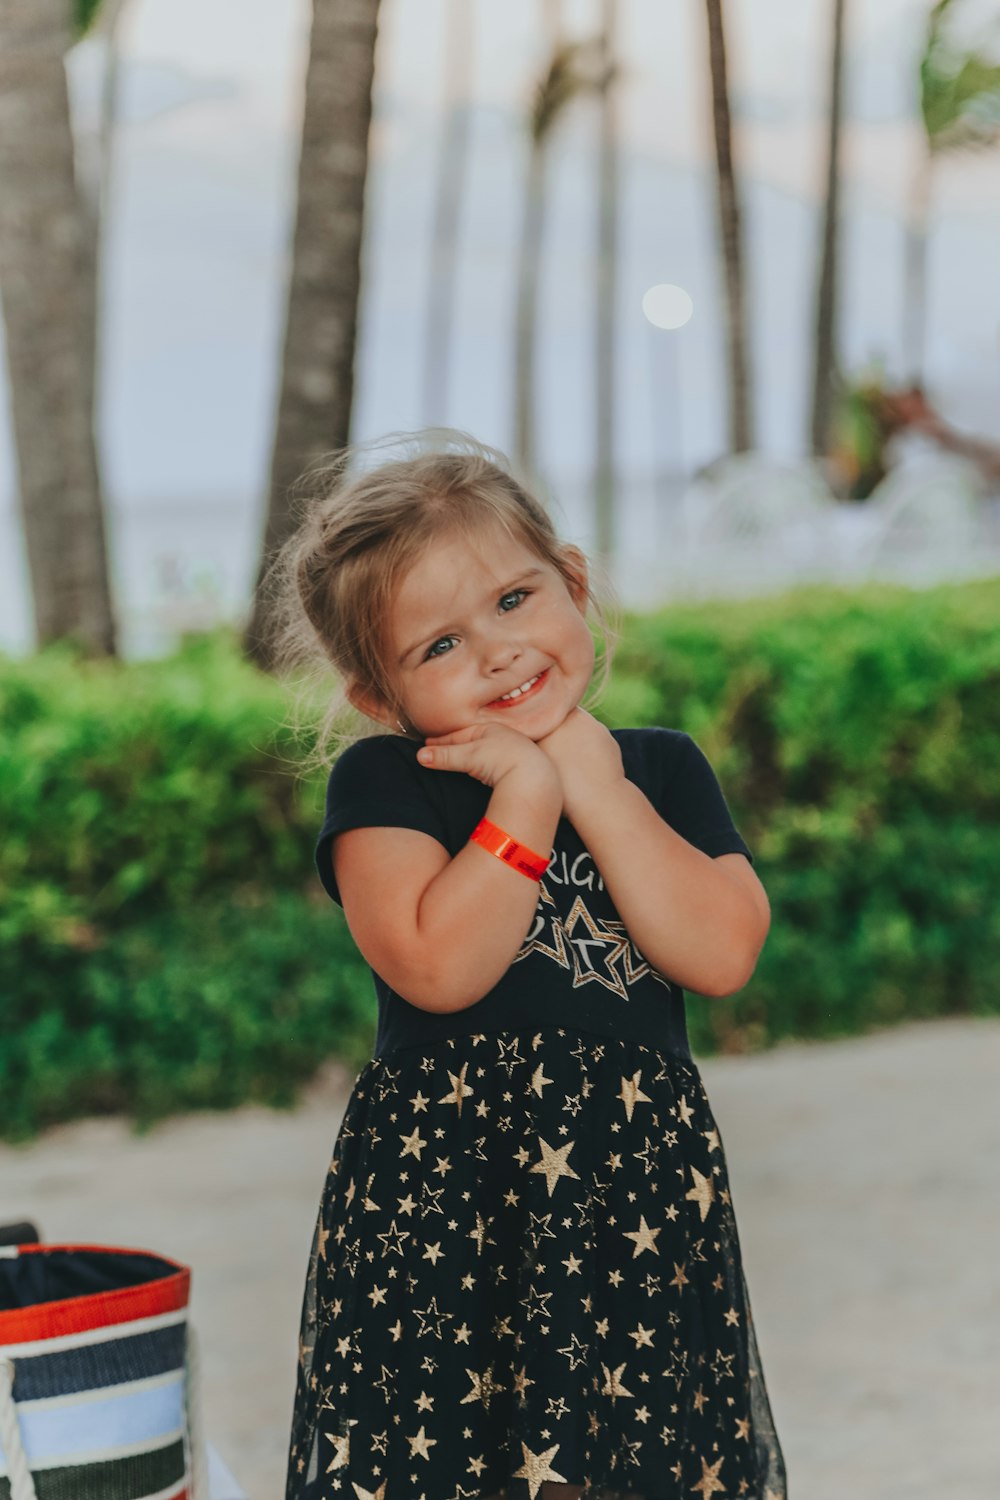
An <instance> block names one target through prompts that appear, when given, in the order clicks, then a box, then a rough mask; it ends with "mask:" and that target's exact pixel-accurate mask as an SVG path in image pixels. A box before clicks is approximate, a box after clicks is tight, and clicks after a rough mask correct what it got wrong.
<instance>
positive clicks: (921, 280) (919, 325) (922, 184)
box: [903, 151, 934, 388]
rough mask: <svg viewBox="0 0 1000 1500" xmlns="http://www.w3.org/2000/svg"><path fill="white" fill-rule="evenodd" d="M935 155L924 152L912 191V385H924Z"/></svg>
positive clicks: (908, 342)
mask: <svg viewBox="0 0 1000 1500" xmlns="http://www.w3.org/2000/svg"><path fill="white" fill-rule="evenodd" d="M933 176H934V157H933V155H932V153H931V152H930V151H924V152H923V153H922V155H921V160H920V165H919V167H918V168H917V171H916V174H915V175H914V178H913V186H912V190H911V195H910V214H909V223H908V224H907V227H906V265H905V270H904V281H903V286H904V299H905V300H904V304H903V318H904V324H903V358H904V361H905V369H906V372H907V375H908V378H909V384H910V385H911V386H918V387H921V388H922V386H923V382H924V360H925V358H926V347H925V344H926V337H927V226H928V223H929V221H930V204H931V190H932V183H933Z"/></svg>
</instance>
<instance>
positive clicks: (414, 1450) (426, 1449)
mask: <svg viewBox="0 0 1000 1500" xmlns="http://www.w3.org/2000/svg"><path fill="white" fill-rule="evenodd" d="M406 1441H407V1442H408V1443H409V1445H410V1457H411V1458H416V1457H417V1455H418V1454H419V1456H420V1457H421V1458H426V1459H427V1460H428V1461H429V1460H430V1456H431V1455H430V1449H431V1448H434V1447H436V1445H437V1438H429V1437H428V1436H427V1434H426V1433H425V1432H424V1429H423V1427H421V1429H420V1431H419V1432H418V1433H417V1434H416V1436H415V1437H410V1436H409V1435H408V1434H406Z"/></svg>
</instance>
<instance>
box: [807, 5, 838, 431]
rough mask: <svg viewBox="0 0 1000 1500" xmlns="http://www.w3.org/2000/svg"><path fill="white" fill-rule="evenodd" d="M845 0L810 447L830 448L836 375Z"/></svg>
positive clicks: (833, 105) (834, 83)
mask: <svg viewBox="0 0 1000 1500" xmlns="http://www.w3.org/2000/svg"><path fill="white" fill-rule="evenodd" d="M845 10H846V0H833V45H832V48H831V72H830V131H829V145H828V156H827V164H826V206H825V209H824V216H823V250H822V260H821V263H820V273H819V284H818V287H817V292H816V345H815V350H814V357H815V364H814V368H813V404H812V451H813V453H814V454H816V455H817V456H818V457H823V456H824V455H825V454H826V453H827V452H828V451H829V447H830V425H831V420H832V416H833V389H834V381H835V379H836V375H837V350H836V325H837V281H838V273H839V259H840V257H839V253H838V252H839V240H840V142H841V135H842V129H841V125H842V120H843V109H844V29H845V21H844V15H845Z"/></svg>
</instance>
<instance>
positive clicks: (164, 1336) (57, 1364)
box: [14, 1322, 187, 1401]
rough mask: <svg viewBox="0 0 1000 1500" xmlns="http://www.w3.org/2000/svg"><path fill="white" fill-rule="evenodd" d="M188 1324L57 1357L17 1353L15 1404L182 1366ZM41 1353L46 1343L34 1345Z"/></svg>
mask: <svg viewBox="0 0 1000 1500" xmlns="http://www.w3.org/2000/svg"><path fill="white" fill-rule="evenodd" d="M186 1332H187V1325H186V1323H183V1322H181V1323H176V1324H175V1325H174V1326H173V1327H172V1328H157V1329H155V1330H154V1331H153V1332H152V1333H139V1334H133V1335H131V1336H130V1337H126V1338H118V1339H108V1340H106V1341H105V1342H103V1343H100V1344H88V1345H84V1346H83V1347H81V1348H79V1349H64V1350H63V1351H61V1352H60V1353H58V1354H45V1353H41V1352H40V1353H38V1354H33V1355H31V1356H30V1357H29V1356H27V1355H24V1354H22V1355H20V1356H19V1357H18V1358H17V1360H15V1362H14V1399H15V1401H41V1400H44V1399H45V1398H46V1397H49V1396H71V1395H74V1394H75V1393H76V1392H77V1391H88V1390H89V1391H93V1390H101V1389H103V1388H105V1387H107V1386H113V1385H123V1384H125V1383H126V1382H128V1381H134V1380H140V1379H142V1380H145V1379H147V1378H148V1377H149V1376H153V1375H165V1374H166V1373H167V1372H168V1371H169V1370H182V1369H183V1368H184V1344H185V1337H186ZM36 1347H37V1348H38V1349H39V1350H40V1351H41V1350H44V1348H45V1344H44V1342H41V1341H40V1342H39V1343H38V1345H37V1346H36Z"/></svg>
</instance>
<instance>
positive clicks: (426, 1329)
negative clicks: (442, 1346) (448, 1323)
mask: <svg viewBox="0 0 1000 1500" xmlns="http://www.w3.org/2000/svg"><path fill="white" fill-rule="evenodd" d="M413 1311H414V1312H415V1313H416V1315H417V1317H418V1318H419V1319H420V1327H419V1328H418V1329H417V1338H418V1339H419V1338H423V1336H424V1334H425V1333H433V1334H434V1336H435V1338H440V1337H441V1324H442V1323H443V1322H444V1321H445V1319H446V1318H453V1317H454V1316H455V1315H454V1313H450V1312H445V1311H444V1310H443V1308H439V1307H438V1305H437V1297H432V1298H431V1300H430V1302H429V1303H428V1304H427V1306H426V1307H425V1308H419V1307H415V1308H414V1309H413Z"/></svg>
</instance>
